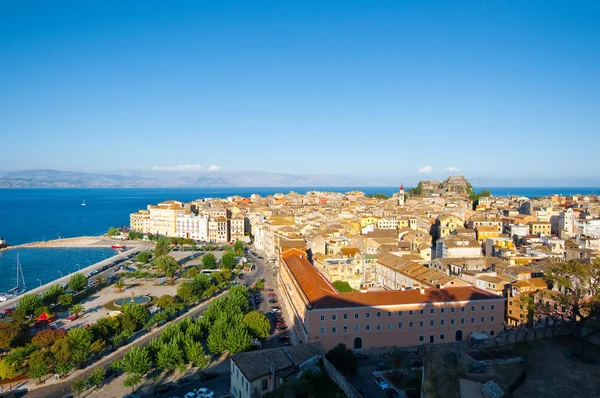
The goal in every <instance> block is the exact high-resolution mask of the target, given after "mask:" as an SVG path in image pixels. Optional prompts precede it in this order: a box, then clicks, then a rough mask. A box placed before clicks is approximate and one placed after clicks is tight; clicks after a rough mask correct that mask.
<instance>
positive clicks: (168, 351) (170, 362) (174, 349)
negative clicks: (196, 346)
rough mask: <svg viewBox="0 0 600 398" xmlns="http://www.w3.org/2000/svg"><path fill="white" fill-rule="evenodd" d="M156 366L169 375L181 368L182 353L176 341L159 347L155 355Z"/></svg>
mask: <svg viewBox="0 0 600 398" xmlns="http://www.w3.org/2000/svg"><path fill="white" fill-rule="evenodd" d="M156 365H157V366H158V368H159V369H162V370H166V371H168V372H169V373H171V372H173V371H174V370H176V369H179V368H180V367H182V366H183V351H182V350H181V348H179V344H177V342H176V341H172V342H170V343H163V344H161V345H160V348H159V350H158V353H157V354H156Z"/></svg>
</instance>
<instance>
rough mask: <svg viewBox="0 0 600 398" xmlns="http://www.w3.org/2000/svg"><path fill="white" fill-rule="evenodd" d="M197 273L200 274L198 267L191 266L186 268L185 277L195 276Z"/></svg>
mask: <svg viewBox="0 0 600 398" xmlns="http://www.w3.org/2000/svg"><path fill="white" fill-rule="evenodd" d="M196 275H198V268H196V267H189V268H188V269H186V271H185V274H184V277H185V278H193V277H195V276H196Z"/></svg>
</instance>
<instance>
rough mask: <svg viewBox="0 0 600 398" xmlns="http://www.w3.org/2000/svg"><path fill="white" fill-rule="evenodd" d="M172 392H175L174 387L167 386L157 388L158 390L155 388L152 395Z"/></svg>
mask: <svg viewBox="0 0 600 398" xmlns="http://www.w3.org/2000/svg"><path fill="white" fill-rule="evenodd" d="M171 391H173V386H171V385H166V384H165V385H162V386H157V387H156V388H154V391H153V392H152V394H154V395H163V394H168V393H170V392H171Z"/></svg>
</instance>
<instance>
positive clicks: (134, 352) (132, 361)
mask: <svg viewBox="0 0 600 398" xmlns="http://www.w3.org/2000/svg"><path fill="white" fill-rule="evenodd" d="M121 364H122V369H123V370H124V371H125V373H129V374H132V375H139V376H143V375H145V374H146V373H148V372H149V371H150V369H151V368H152V360H151V358H150V352H149V351H148V347H140V346H133V347H131V350H129V351H128V352H127V353H126V354H125V356H123V359H122V361H121ZM136 384H137V383H136Z"/></svg>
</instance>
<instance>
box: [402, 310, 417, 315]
mask: <svg viewBox="0 0 600 398" xmlns="http://www.w3.org/2000/svg"><path fill="white" fill-rule="evenodd" d="M400 312H402V311H400ZM414 313H415V312H414V311H413V310H410V311H408V315H412V314H414ZM400 315H402V314H400Z"/></svg>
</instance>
